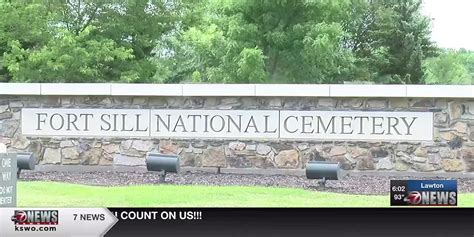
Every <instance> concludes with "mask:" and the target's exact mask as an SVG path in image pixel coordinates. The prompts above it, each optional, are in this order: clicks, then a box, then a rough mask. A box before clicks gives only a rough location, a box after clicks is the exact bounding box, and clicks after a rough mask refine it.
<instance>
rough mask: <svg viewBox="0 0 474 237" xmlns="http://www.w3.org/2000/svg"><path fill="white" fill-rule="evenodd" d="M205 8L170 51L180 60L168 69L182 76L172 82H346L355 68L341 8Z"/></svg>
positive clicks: (239, 4)
mask: <svg viewBox="0 0 474 237" xmlns="http://www.w3.org/2000/svg"><path fill="white" fill-rule="evenodd" d="M201 7H202V9H204V10H203V21H202V24H199V25H194V26H191V27H189V28H188V29H187V30H185V31H183V32H180V34H179V35H178V36H177V37H176V38H175V39H174V42H175V44H174V45H173V47H172V48H171V49H169V50H168V51H171V52H173V56H175V57H169V58H171V60H174V61H173V62H172V63H170V62H169V61H168V63H169V64H170V65H171V66H172V68H173V69H172V70H169V71H173V72H181V73H177V74H174V75H172V77H171V79H170V80H171V81H181V80H188V81H190V80H194V81H198V82H228V83H260V82H271V83H275V82H289V83H327V82H338V81H342V80H343V79H344V78H345V77H346V76H347V75H348V74H349V73H350V71H351V69H352V62H353V57H352V54H351V52H350V50H348V49H345V48H344V47H343V46H342V40H343V38H344V35H345V32H344V30H343V28H342V26H341V24H339V23H338V22H337V21H336V19H335V17H334V16H335V15H338V14H339V12H338V11H340V9H341V8H340V7H339V6H338V4H335V3H333V2H331V1H286V0H278V1H268V0H257V1H253V0H252V1H251V0H245V1H211V2H210V3H209V4H207V5H204V6H203V5H201ZM164 51H166V50H164ZM183 55H185V56H183ZM163 60H164V59H163V58H160V59H158V61H161V62H162V61H163ZM164 61H166V60H164Z"/></svg>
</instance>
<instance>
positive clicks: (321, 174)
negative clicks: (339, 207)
mask: <svg viewBox="0 0 474 237" xmlns="http://www.w3.org/2000/svg"><path fill="white" fill-rule="evenodd" d="M341 171H342V170H341V166H340V165H339V163H330V162H325V161H310V162H308V164H306V178H308V179H321V181H320V183H321V184H322V185H323V186H325V185H326V180H338V179H339V178H340V177H341V176H342V174H341Z"/></svg>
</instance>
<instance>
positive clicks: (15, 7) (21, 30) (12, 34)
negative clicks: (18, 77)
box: [0, 1, 51, 82]
mask: <svg viewBox="0 0 474 237" xmlns="http://www.w3.org/2000/svg"><path fill="white" fill-rule="evenodd" d="M49 19H50V15H49V14H48V13H47V7H46V6H45V5H42V4H37V3H32V4H29V5H24V4H21V3H18V2H15V1H14V2H7V1H0V82H1V81H9V80H11V79H12V76H11V75H10V74H9V73H8V69H7V67H6V66H5V59H4V58H3V55H4V54H5V53H6V52H8V51H9V45H8V44H9V42H12V41H17V42H18V43H19V44H21V45H22V47H23V48H24V49H25V50H29V49H34V48H37V47H41V45H43V44H45V43H46V42H48V40H49V39H50V38H51V34H50V31H49V29H48V27H47V22H48V20H49Z"/></svg>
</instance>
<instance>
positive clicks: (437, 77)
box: [424, 50, 474, 84]
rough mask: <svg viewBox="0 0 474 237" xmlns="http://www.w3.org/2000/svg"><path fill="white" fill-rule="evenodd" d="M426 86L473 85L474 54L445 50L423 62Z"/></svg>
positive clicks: (465, 51)
mask: <svg viewBox="0 0 474 237" xmlns="http://www.w3.org/2000/svg"><path fill="white" fill-rule="evenodd" d="M424 67H425V69H426V74H425V81H426V83H428V84H474V52H472V51H467V50H445V52H443V53H442V54H441V55H439V57H433V58H429V59H427V60H426V61H425V63H424Z"/></svg>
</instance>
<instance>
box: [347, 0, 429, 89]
mask: <svg viewBox="0 0 474 237" xmlns="http://www.w3.org/2000/svg"><path fill="white" fill-rule="evenodd" d="M351 2H352V8H351V9H350V10H348V17H347V18H346V19H347V20H345V21H344V26H345V30H346V31H347V32H349V35H350V37H348V38H347V39H346V45H347V46H348V47H350V48H351V49H352V51H353V52H354V53H355V55H356V58H357V59H356V62H355V63H356V65H357V70H356V71H355V73H354V74H353V76H354V78H353V79H356V80H357V79H361V80H369V81H376V82H385V83H409V84H412V83H413V84H417V83H422V82H423V68H422V62H423V60H424V59H426V58H428V57H432V56H435V55H436V54H437V48H436V47H435V45H434V43H433V42H431V40H430V20H429V19H428V18H427V17H425V16H423V15H421V11H420V10H421V0H377V1H374V0H352V1H351Z"/></svg>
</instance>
